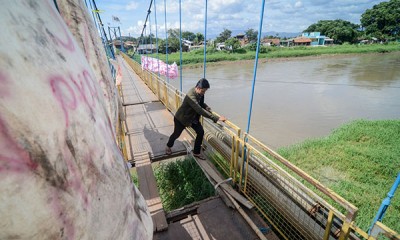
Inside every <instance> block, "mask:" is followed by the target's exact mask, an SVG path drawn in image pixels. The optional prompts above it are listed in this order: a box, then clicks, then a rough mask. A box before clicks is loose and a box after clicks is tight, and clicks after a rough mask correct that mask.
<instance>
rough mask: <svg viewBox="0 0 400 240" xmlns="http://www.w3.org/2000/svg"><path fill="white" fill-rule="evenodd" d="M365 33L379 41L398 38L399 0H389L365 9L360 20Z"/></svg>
mask: <svg viewBox="0 0 400 240" xmlns="http://www.w3.org/2000/svg"><path fill="white" fill-rule="evenodd" d="M360 22H361V25H362V27H363V28H365V33H366V34H367V35H369V36H372V37H376V38H379V39H388V38H398V37H400V0H390V1H389V2H381V3H379V4H377V5H374V6H373V7H372V9H367V10H366V11H365V12H364V13H363V14H362V15H361V19H360Z"/></svg>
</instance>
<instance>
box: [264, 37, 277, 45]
mask: <svg viewBox="0 0 400 240" xmlns="http://www.w3.org/2000/svg"><path fill="white" fill-rule="evenodd" d="M262 44H263V45H264V46H280V45H281V40H280V39H279V38H264V39H263V40H262Z"/></svg>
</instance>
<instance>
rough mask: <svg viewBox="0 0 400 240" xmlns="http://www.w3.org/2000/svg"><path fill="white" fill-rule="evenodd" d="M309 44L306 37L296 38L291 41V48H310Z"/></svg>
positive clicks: (308, 39)
mask: <svg viewBox="0 0 400 240" xmlns="http://www.w3.org/2000/svg"><path fill="white" fill-rule="evenodd" d="M311 42H312V41H311V39H310V38H308V37H297V38H294V39H293V46H311Z"/></svg>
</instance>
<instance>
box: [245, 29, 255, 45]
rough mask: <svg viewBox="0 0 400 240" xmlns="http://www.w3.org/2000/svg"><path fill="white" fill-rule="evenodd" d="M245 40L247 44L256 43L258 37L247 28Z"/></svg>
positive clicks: (252, 30)
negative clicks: (247, 41)
mask: <svg viewBox="0 0 400 240" xmlns="http://www.w3.org/2000/svg"><path fill="white" fill-rule="evenodd" d="M245 34H246V37H247V39H248V40H249V42H250V43H251V42H254V41H256V42H257V37H258V31H254V29H252V28H249V29H247V31H246V32H245Z"/></svg>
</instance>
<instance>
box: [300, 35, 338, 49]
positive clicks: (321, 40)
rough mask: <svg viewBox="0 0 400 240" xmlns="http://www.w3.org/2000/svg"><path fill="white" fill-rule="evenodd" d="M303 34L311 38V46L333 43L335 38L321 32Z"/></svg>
mask: <svg viewBox="0 0 400 240" xmlns="http://www.w3.org/2000/svg"><path fill="white" fill-rule="evenodd" d="M301 36H302V37H305V38H309V39H311V43H310V45H311V46H324V45H327V44H333V39H331V38H328V37H326V36H324V35H321V33H320V32H310V33H308V32H305V33H303V34H302V35H301Z"/></svg>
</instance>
